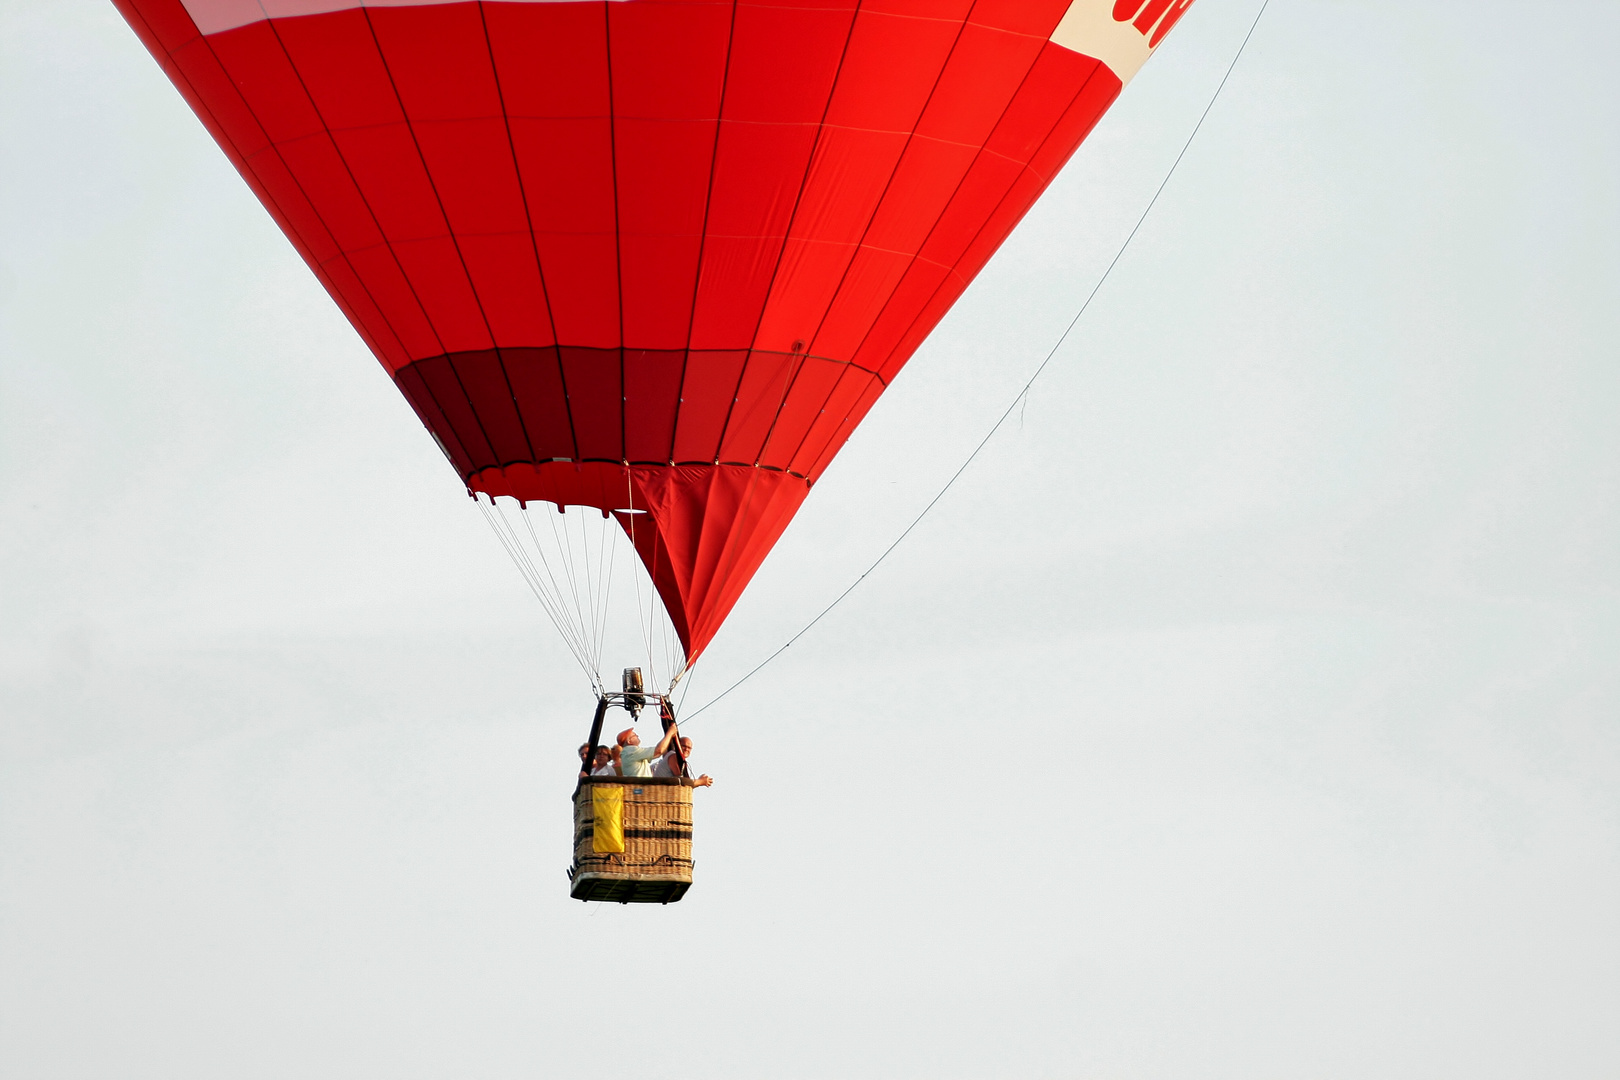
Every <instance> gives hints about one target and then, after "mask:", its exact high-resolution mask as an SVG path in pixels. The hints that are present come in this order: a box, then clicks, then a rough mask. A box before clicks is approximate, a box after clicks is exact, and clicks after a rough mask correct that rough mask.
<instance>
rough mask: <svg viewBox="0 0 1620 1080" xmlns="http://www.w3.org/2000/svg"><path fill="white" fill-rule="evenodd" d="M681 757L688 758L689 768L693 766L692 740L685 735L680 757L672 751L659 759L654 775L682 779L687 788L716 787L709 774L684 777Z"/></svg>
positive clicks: (682, 738)
mask: <svg viewBox="0 0 1620 1080" xmlns="http://www.w3.org/2000/svg"><path fill="white" fill-rule="evenodd" d="M681 757H685V758H686V763H687V765H688V766H690V765H691V763H692V740H691V739H688V738H686V737H685V736H684V735H683V736H681V753H680V755H679V756H677V755H676V753H675V751H674V750H671V751H670V752H669V753H667V754H665V755H664V756H663V757H661V758H659V759H658V764H656V765H654V766H653V769H652V774H653V775H654V776H670V777H680V781H681V783H682V784H685V785H686V786H687V787H713V786H714V780H713V779H712V778H711V777H710V776H709V775H708V774H707V773H705V774H704V775H702V776H697V777H692V776H683V775H682V773H681Z"/></svg>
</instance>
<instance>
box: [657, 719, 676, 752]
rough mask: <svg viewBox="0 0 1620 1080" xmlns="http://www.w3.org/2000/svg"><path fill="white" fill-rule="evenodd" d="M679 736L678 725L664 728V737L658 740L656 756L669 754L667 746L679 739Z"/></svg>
mask: <svg viewBox="0 0 1620 1080" xmlns="http://www.w3.org/2000/svg"><path fill="white" fill-rule="evenodd" d="M680 735H681V729H680V725H678V724H671V725H669V727H667V728H665V729H664V737H663V738H662V739H659V740H658V748H657V755H656V756H658V757H663V756H664V755H665V754H667V753H669V744H670V743H672V742H674V741H675V740H676V739H678V738H680Z"/></svg>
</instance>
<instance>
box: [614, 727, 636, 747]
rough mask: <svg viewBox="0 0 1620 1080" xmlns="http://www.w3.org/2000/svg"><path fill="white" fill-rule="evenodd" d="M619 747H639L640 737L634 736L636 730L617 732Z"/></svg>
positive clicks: (629, 728)
mask: <svg viewBox="0 0 1620 1080" xmlns="http://www.w3.org/2000/svg"><path fill="white" fill-rule="evenodd" d="M619 745H620V746H640V745H641V736H640V735H637V734H636V729H635V728H633V727H627V728H625V729H624V730H623V731H621V732H619Z"/></svg>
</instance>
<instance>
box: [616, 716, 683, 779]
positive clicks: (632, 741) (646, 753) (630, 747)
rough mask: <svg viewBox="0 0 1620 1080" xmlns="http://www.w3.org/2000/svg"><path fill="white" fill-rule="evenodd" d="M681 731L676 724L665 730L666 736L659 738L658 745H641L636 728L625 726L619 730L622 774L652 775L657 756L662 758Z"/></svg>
mask: <svg viewBox="0 0 1620 1080" xmlns="http://www.w3.org/2000/svg"><path fill="white" fill-rule="evenodd" d="M680 734H681V731H680V729H679V728H677V727H676V726H675V725H674V724H671V725H669V730H667V731H665V732H664V737H663V738H662V739H659V740H658V745H657V747H646V746H642V745H641V736H640V735H637V734H636V729H635V728H625V729H624V730H623V731H621V732H619V766H620V775H621V776H646V777H651V776H652V774H653V772H652V765H651V764H649V763H650V762H651V761H653V760H654V759H655V758H661V757H663V756H664V754H665V753H667V752H668V750H669V744H670V743H672V742H674V741H675V740H676V739H677V738H679V737H680Z"/></svg>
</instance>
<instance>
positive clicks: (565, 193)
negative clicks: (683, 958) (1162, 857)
mask: <svg viewBox="0 0 1620 1080" xmlns="http://www.w3.org/2000/svg"><path fill="white" fill-rule="evenodd" d="M114 2H115V3H116V4H117V6H118V8H119V9H120V11H122V12H123V14H124V16H125V17H126V18H127V19H128V20H129V22H130V24H131V26H133V27H134V28H135V31H136V32H137V33H138V34H139V35H140V37H141V39H142V41H143V42H145V44H146V46H147V47H148V48H149V49H150V50H151V52H152V54H153V55H154V56H155V57H157V59H158V61H159V62H160V63H161V64H162V65H163V67H164V70H165V71H166V72H167V73H168V74H169V77H170V78H171V79H172V80H173V81H174V83H175V85H176V86H177V87H178V88H179V89H180V91H181V93H183V94H184V95H185V97H186V99H187V101H189V102H190V104H191V106H192V108H193V109H194V110H195V111H196V113H197V115H198V116H199V117H200V118H201V119H202V121H203V123H204V124H206V125H207V127H208V129H209V131H210V132H211V133H212V134H213V136H214V138H215V139H216V140H218V142H219V144H220V146H221V147H222V148H223V149H224V150H225V152H226V153H227V154H229V155H230V157H231V160H232V161H233V162H234V163H235V164H236V167H237V168H238V170H240V172H241V173H242V175H243V177H244V178H245V179H246V180H247V181H248V183H249V184H250V185H251V186H252V187H253V190H254V192H255V193H256V194H257V195H258V196H259V198H260V200H261V201H262V202H263V203H264V205H265V207H266V208H267V209H268V210H269V211H270V213H271V214H272V215H274V217H275V219H276V221H277V223H278V224H280V226H281V228H282V229H283V231H285V232H286V234H287V236H288V238H289V239H291V240H292V242H293V244H294V245H296V246H297V248H298V250H299V252H300V253H301V254H302V255H303V257H304V259H305V260H306V261H307V262H308V264H309V266H310V268H311V269H312V270H314V272H315V274H316V276H317V277H319V278H320V280H321V283H322V284H323V285H325V286H326V289H327V291H328V292H329V293H330V294H331V295H332V298H333V299H334V300H335V301H337V303H338V305H339V306H340V307H341V308H342V309H343V311H344V313H345V314H346V315H347V316H348V318H349V321H350V322H351V323H353V325H354V327H355V329H356V330H357V331H358V332H359V333H360V335H361V336H362V337H363V338H364V339H365V341H366V344H367V345H369V346H370V348H371V350H372V352H374V353H375V354H376V356H377V358H378V359H379V360H380V361H381V362H382V364H383V366H384V367H385V368H386V369H387V371H388V372H389V374H390V375H391V376H392V377H393V379H394V381H395V383H396V384H397V385H398V386H399V388H400V390H401V392H403V393H404V395H405V397H406V398H407V399H408V400H409V401H410V403H411V405H412V407H413V408H415V410H416V413H417V415H418V416H419V417H420V418H421V420H422V423H423V424H425V425H426V426H427V428H428V430H429V431H430V432H431V433H432V434H433V437H434V438H435V439H436V440H437V442H438V444H439V446H440V447H441V448H442V449H443V451H444V453H445V456H446V457H448V458H449V460H450V462H451V463H452V465H454V467H455V469H456V472H457V473H458V474H459V475H460V476H461V478H462V480H463V481H464V482H465V484H466V485H467V487H468V489H469V491H471V492H474V493H481V494H483V495H486V496H489V497H491V499H493V497H495V496H511V497H514V498H516V499H518V500H521V501H523V502H530V501H536V502H541V501H543V502H550V503H555V504H557V505H558V506H559V507H562V506H593V507H596V508H598V509H600V510H602V511H603V512H604V513H607V512H610V511H615V510H618V511H639V513H634V514H631V513H624V514H621V515H620V518H621V521H623V522H624V523H625V527H626V530H627V531H628V532H630V534H631V537H632V540H633V542H634V545H635V548H636V550H637V551H638V553H639V554H640V557H641V559H642V561H643V563H644V564H645V566H646V568H647V572H648V574H649V575H650V576H651V579H652V581H653V582H654V584H655V585H656V588H657V591H658V594H659V595H660V597H661V598H662V600H663V603H664V606H665V608H666V609H667V612H668V614H669V617H670V620H671V621H672V623H673V625H674V628H675V631H676V633H677V634H678V635H679V638H680V642H681V644H682V646H683V647H684V654H685V663H686V664H687V665H690V663H691V662H692V661H693V660H695V659H696V658H697V656H698V654H699V653H701V652H702V651H703V649H704V647H705V646H706V645H707V644H708V643H709V641H710V640H711V639H712V638H713V637H714V634H715V632H716V631H717V630H718V629H719V627H720V624H721V622H722V621H723V620H724V619H725V617H726V615H727V613H728V612H729V611H730V610H731V608H732V606H733V605H734V604H735V603H736V602H737V599H738V596H739V595H740V594H741V592H742V590H743V588H744V587H745V586H746V585H747V583H748V581H749V579H750V578H751V577H752V576H753V574H754V572H755V571H756V570H757V569H758V568H759V565H760V563H761V561H762V560H763V559H764V558H765V555H766V553H767V552H768V551H769V550H770V548H771V546H772V544H774V543H775V541H776V540H777V538H778V537H779V536H780V535H781V534H782V531H783V529H784V528H786V526H787V524H788V522H789V521H790V520H791V519H792V517H793V515H794V513H795V512H796V511H797V510H798V508H799V505H800V503H801V502H802V501H803V500H804V497H805V495H806V494H807V493H808V492H809V490H810V487H811V485H812V484H814V483H815V482H816V479H817V477H819V476H820V475H821V473H822V472H823V470H825V469H826V468H827V465H828V463H829V462H830V461H831V460H832V458H833V455H835V454H836V453H837V452H838V450H839V448H840V447H841V446H842V445H843V444H844V441H845V440H846V439H847V438H848V437H849V434H850V432H851V431H852V430H853V429H854V427H855V425H856V424H857V423H859V422H860V420H861V418H862V417H863V416H864V415H865V414H866V412H867V411H868V410H869V409H870V408H871V407H872V404H873V402H874V401H876V400H877V397H878V395H879V394H881V393H882V392H883V390H884V388H885V387H886V386H887V385H888V384H889V382H890V381H891V380H893V378H894V377H895V375H896V374H897V373H898V372H899V370H900V368H901V367H902V366H904V364H905V362H906V360H907V359H908V358H910V356H911V354H912V353H913V351H915V350H916V348H917V346H918V345H919V344H920V343H921V342H922V340H923V338H925V337H926V336H927V335H928V333H929V331H930V330H932V329H933V327H934V325H935V324H936V323H938V321H939V320H940V318H941V317H943V316H944V314H945V312H946V311H947V310H948V309H949V308H950V306H951V304H952V303H953V302H954V301H955V300H956V298H957V297H958V296H960V295H961V293H962V290H963V289H965V288H966V287H967V285H968V283H969V282H970V281H972V280H973V277H974V275H975V274H976V273H978V271H979V269H980V268H981V267H982V266H984V264H985V262H986V261H987V260H988V259H989V258H990V256H991V255H992V254H993V253H994V252H995V250H996V248H997V247H998V246H999V245H1000V244H1001V242H1002V240H1003V239H1005V237H1006V236H1007V234H1008V232H1009V231H1011V229H1012V228H1013V226H1014V225H1016V224H1017V222H1018V221H1019V219H1020V218H1022V217H1023V215H1024V213H1025V212H1026V211H1027V210H1028V209H1029V207H1030V206H1031V204H1032V203H1033V202H1034V201H1035V199H1036V198H1037V197H1038V196H1039V195H1040V193H1041V192H1042V190H1043V189H1045V187H1046V185H1047V184H1048V183H1049V182H1050V181H1051V179H1052V178H1053V176H1054V175H1055V174H1056V173H1057V171H1058V169H1060V168H1061V167H1062V165H1063V163H1064V162H1065V161H1066V160H1067V159H1068V158H1069V156H1070V155H1071V154H1072V153H1074V151H1075V149H1076V147H1078V146H1079V145H1080V142H1081V141H1082V140H1083V139H1084V138H1085V137H1086V134H1087V133H1088V132H1089V131H1090V130H1091V129H1092V127H1093V125H1095V124H1096V122H1097V120H1098V119H1099V118H1100V117H1101V116H1102V114H1103V112H1104V111H1105V110H1106V109H1107V108H1108V106H1109V105H1110V104H1111V103H1112V102H1113V100H1114V98H1115V97H1116V96H1117V95H1118V94H1119V92H1120V88H1121V86H1122V85H1123V84H1124V82H1126V81H1128V80H1129V79H1130V78H1131V76H1132V75H1134V74H1135V72H1136V70H1137V69H1138V68H1139V67H1140V66H1141V65H1142V63H1143V62H1144V61H1145V60H1146V59H1147V57H1148V55H1149V54H1150V53H1151V52H1152V51H1153V49H1154V48H1155V47H1157V45H1158V44H1159V42H1160V41H1161V40H1162V39H1163V37H1164V35H1165V33H1166V32H1167V31H1168V30H1169V29H1170V27H1171V26H1172V25H1174V23H1175V22H1176V20H1177V19H1179V18H1180V17H1181V14H1182V12H1183V11H1184V10H1185V9H1186V8H1187V6H1188V5H1189V4H1190V2H1191V0H1119V2H1117V3H1116V2H1112V0H1073V2H1072V3H1071V2H1070V0H865V2H856V0H792V2H791V3H787V2H783V3H769V2H750V0H493V2H491V0H486V2H475V0H461V2H452V3H423V2H420V0H114Z"/></svg>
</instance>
